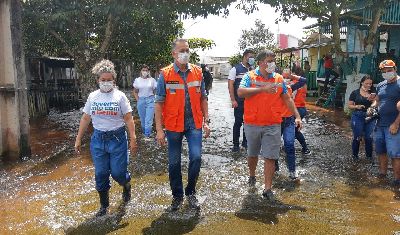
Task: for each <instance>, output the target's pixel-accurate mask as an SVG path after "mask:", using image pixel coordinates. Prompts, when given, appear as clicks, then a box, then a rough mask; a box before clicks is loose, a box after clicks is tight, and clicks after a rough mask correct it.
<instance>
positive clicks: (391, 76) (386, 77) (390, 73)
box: [382, 71, 396, 80]
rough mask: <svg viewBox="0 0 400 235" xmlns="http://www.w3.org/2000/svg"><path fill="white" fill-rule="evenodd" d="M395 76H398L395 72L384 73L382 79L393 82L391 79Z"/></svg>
mask: <svg viewBox="0 0 400 235" xmlns="http://www.w3.org/2000/svg"><path fill="white" fill-rule="evenodd" d="M395 76H396V72H394V71H392V72H386V73H382V77H383V78H384V79H385V80H391V79H392V78H394V77H395Z"/></svg>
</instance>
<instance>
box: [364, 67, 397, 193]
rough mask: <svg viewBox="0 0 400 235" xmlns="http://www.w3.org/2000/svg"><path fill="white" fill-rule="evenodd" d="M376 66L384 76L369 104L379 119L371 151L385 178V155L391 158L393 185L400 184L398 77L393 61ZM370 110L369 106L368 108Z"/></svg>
mask: <svg viewBox="0 0 400 235" xmlns="http://www.w3.org/2000/svg"><path fill="white" fill-rule="evenodd" d="M379 69H380V70H381V72H382V77H383V78H384V79H385V80H384V81H383V82H381V83H379V84H378V86H377V89H376V90H377V97H376V100H375V102H374V103H373V104H372V105H371V107H378V114H379V119H378V122H377V124H376V128H375V132H374V137H375V151H376V154H377V155H378V160H379V176H378V177H379V178H381V179H383V178H386V173H387V168H388V156H389V157H390V158H391V159H392V166H393V172H394V182H393V183H394V186H395V187H396V188H399V187H400V132H399V125H400V77H399V76H398V75H397V68H396V64H395V63H394V62H393V61H392V60H384V61H382V62H381V63H380V65H379ZM369 112H370V109H369Z"/></svg>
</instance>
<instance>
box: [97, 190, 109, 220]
mask: <svg viewBox="0 0 400 235" xmlns="http://www.w3.org/2000/svg"><path fill="white" fill-rule="evenodd" d="M98 193H99V197H100V209H99V211H97V213H96V217H100V216H103V215H105V214H107V208H108V206H109V205H110V200H109V198H108V191H98Z"/></svg>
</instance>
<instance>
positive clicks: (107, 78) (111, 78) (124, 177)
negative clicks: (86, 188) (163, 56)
mask: <svg viewBox="0 0 400 235" xmlns="http://www.w3.org/2000/svg"><path fill="white" fill-rule="evenodd" d="M92 73H93V74H95V75H96V76H97V82H98V84H99V87H100V89H99V90H96V91H93V92H92V93H90V94H89V97H88V99H87V101H86V104H85V107H84V108H83V115H82V118H81V121H80V124H79V131H78V135H77V136H76V140H75V151H76V153H77V154H79V153H80V151H81V146H82V143H81V141H82V137H83V135H84V133H85V131H86V129H87V128H88V126H89V124H90V122H92V124H93V128H94V131H93V134H92V138H91V141H90V153H91V155H92V159H93V164H94V171H95V180H96V190H97V192H98V194H99V197H100V209H99V211H98V212H97V213H96V216H103V215H105V214H107V208H108V206H109V205H110V203H109V196H108V191H109V189H110V187H111V184H110V174H111V176H112V178H113V179H114V180H115V181H117V182H118V184H120V185H121V186H122V187H123V192H122V199H123V201H124V202H125V203H126V202H128V201H129V200H130V199H131V184H130V181H131V177H130V175H129V172H128V169H127V167H128V160H129V158H128V141H127V136H126V131H125V129H126V127H127V128H128V131H129V137H130V138H129V139H130V141H129V142H130V147H129V149H130V151H131V154H132V155H133V154H134V152H135V151H136V148H137V146H136V135H135V123H134V122H133V119H132V108H131V105H130V103H129V100H128V98H127V97H126V96H125V94H124V93H123V92H121V91H119V90H117V89H116V88H115V78H116V77H117V74H116V72H115V69H114V64H113V63H112V62H111V61H109V60H102V61H101V62H99V63H97V64H96V65H95V66H94V67H93V69H92Z"/></svg>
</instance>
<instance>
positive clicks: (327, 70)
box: [324, 68, 339, 91]
mask: <svg viewBox="0 0 400 235" xmlns="http://www.w3.org/2000/svg"><path fill="white" fill-rule="evenodd" d="M332 75H333V76H334V77H333V79H332V80H330V78H331V76H332ZM338 77H339V74H338V73H336V72H335V70H333V69H330V68H325V84H324V91H327V90H328V83H329V82H333V81H335V80H336V78H338Z"/></svg>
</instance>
